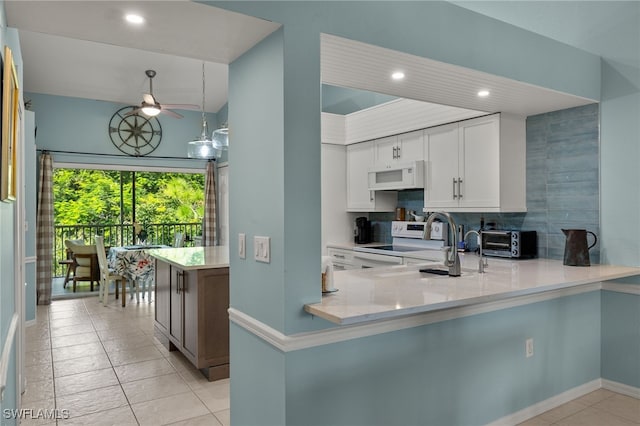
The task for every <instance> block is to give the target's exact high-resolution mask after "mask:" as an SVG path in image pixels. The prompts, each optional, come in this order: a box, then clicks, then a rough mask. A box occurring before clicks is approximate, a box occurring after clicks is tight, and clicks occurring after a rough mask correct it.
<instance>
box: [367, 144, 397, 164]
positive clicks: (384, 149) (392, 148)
mask: <svg viewBox="0 0 640 426" xmlns="http://www.w3.org/2000/svg"><path fill="white" fill-rule="evenodd" d="M373 143H374V150H375V165H376V166H382V167H386V166H389V165H391V164H392V163H394V162H395V161H396V157H397V149H398V137H397V136H390V137H388V138H382V139H377V140H375V141H373Z"/></svg>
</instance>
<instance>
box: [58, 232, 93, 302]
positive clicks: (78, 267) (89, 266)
mask: <svg viewBox="0 0 640 426" xmlns="http://www.w3.org/2000/svg"><path fill="white" fill-rule="evenodd" d="M65 245H66V246H67V248H68V249H69V250H71V253H72V259H73V265H72V268H73V292H74V293H75V292H76V287H77V284H78V281H89V282H90V283H91V291H93V283H94V282H95V283H96V284H100V274H99V270H98V257H97V252H96V246H95V245H86V244H77V243H75V242H73V241H71V240H67V241H65Z"/></svg>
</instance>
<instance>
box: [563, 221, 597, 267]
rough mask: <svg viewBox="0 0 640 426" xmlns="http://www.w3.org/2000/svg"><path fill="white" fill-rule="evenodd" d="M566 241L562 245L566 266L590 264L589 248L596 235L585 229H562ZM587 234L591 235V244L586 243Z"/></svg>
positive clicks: (594, 242) (595, 240) (595, 241)
mask: <svg viewBox="0 0 640 426" xmlns="http://www.w3.org/2000/svg"><path fill="white" fill-rule="evenodd" d="M562 232H564V235H565V236H566V237H567V241H566V242H565V245H564V262H563V263H564V264H565V265H568V266H591V262H590V260H589V249H590V248H591V247H593V246H595V245H596V243H597V242H598V237H596V234H594V233H593V232H591V231H587V230H586V229H563V230H562ZM587 234H591V235H593V244H591V245H588V244H587Z"/></svg>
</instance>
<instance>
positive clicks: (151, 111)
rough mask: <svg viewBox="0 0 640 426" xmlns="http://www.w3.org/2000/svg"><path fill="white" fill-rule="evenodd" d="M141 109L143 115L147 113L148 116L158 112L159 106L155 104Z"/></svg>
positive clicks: (153, 115)
mask: <svg viewBox="0 0 640 426" xmlns="http://www.w3.org/2000/svg"><path fill="white" fill-rule="evenodd" d="M141 111H142V113H143V114H144V115H148V116H149V117H155V116H156V115H158V114H160V108H158V107H157V106H155V105H153V106H146V107H143V108H142V109H141Z"/></svg>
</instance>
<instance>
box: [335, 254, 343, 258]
mask: <svg viewBox="0 0 640 426" xmlns="http://www.w3.org/2000/svg"><path fill="white" fill-rule="evenodd" d="M333 257H337V258H338V259H344V255H342V254H334V255H333Z"/></svg>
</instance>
